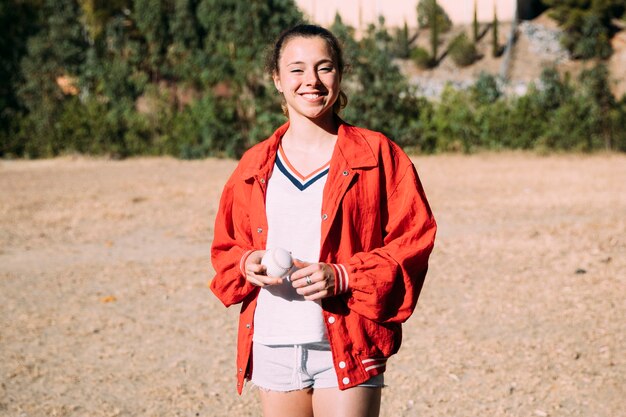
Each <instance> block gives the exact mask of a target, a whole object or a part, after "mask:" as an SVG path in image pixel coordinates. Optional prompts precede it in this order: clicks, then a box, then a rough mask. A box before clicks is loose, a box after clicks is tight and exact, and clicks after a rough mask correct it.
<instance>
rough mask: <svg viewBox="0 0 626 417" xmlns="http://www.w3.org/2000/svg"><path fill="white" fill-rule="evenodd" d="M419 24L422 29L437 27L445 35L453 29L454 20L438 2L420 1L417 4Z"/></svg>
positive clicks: (432, 0)
mask: <svg viewBox="0 0 626 417" xmlns="http://www.w3.org/2000/svg"><path fill="white" fill-rule="evenodd" d="M417 24H418V26H419V27H420V28H422V29H426V28H431V29H432V27H433V25H436V26H437V27H438V28H439V31H440V32H441V33H445V32H447V31H449V30H450V28H451V27H452V20H450V17H449V16H448V14H447V13H446V11H445V10H444V9H443V8H442V7H441V6H440V5H439V4H437V0H420V1H419V3H417Z"/></svg>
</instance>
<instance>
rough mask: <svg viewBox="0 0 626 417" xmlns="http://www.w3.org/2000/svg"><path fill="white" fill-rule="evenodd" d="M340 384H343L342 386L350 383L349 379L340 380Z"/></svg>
mask: <svg viewBox="0 0 626 417" xmlns="http://www.w3.org/2000/svg"><path fill="white" fill-rule="evenodd" d="M341 382H343V383H344V384H349V383H350V378H348V377H345V378H344V379H342V380H341Z"/></svg>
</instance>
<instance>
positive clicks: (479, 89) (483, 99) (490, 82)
mask: <svg viewBox="0 0 626 417" xmlns="http://www.w3.org/2000/svg"><path fill="white" fill-rule="evenodd" d="M470 92H471V94H472V98H473V99H474V101H476V103H478V104H480V105H487V104H492V103H495V102H496V101H497V100H498V99H499V98H500V97H501V96H502V91H501V90H500V87H499V86H498V81H497V80H496V77H494V76H493V75H491V74H488V73H486V72H481V73H480V75H479V76H478V79H477V80H476V83H475V84H474V85H473V86H472V88H471V89H470Z"/></svg>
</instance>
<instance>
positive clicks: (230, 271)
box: [210, 170, 256, 307]
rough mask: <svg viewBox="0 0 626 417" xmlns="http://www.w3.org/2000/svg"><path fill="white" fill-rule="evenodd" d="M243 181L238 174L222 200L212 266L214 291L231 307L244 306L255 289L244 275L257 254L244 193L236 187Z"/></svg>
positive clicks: (224, 192) (212, 250) (216, 221)
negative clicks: (249, 259)
mask: <svg viewBox="0 0 626 417" xmlns="http://www.w3.org/2000/svg"><path fill="white" fill-rule="evenodd" d="M238 181H243V180H241V179H240V177H239V175H238V170H235V172H234V173H233V175H232V176H231V177H230V179H229V180H228V182H227V183H226V185H225V186H224V190H223V191H222V195H221V198H220V204H219V209H218V212H217V215H216V217H215V227H214V236H213V244H212V245H211V262H212V264H213V268H214V269H215V276H214V277H213V279H212V281H211V284H210V288H211V291H213V293H214V294H215V295H216V296H217V297H218V298H219V299H220V300H221V301H222V303H223V304H224V305H225V306H226V307H228V306H230V305H232V304H236V303H240V302H242V301H243V300H244V299H245V298H246V297H247V296H248V295H249V294H250V293H252V292H253V291H254V290H255V289H256V287H255V286H254V285H252V284H251V283H249V282H248V281H247V280H246V279H245V276H244V274H243V265H242V263H243V262H244V261H245V258H246V257H247V255H249V254H250V252H251V251H253V250H254V247H253V242H252V238H251V232H250V218H249V214H248V211H247V210H246V209H245V207H247V205H246V203H245V199H246V196H245V195H244V194H245V192H243V190H241V189H239V190H238V188H242V187H237V185H238Z"/></svg>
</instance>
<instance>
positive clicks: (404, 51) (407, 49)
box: [394, 22, 411, 59]
mask: <svg viewBox="0 0 626 417" xmlns="http://www.w3.org/2000/svg"><path fill="white" fill-rule="evenodd" d="M410 55H411V45H410V42H409V25H408V24H407V23H406V22H404V26H403V27H401V28H397V29H396V35H395V50H394V56H395V57H397V58H402V59H408V58H409V57H410Z"/></svg>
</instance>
